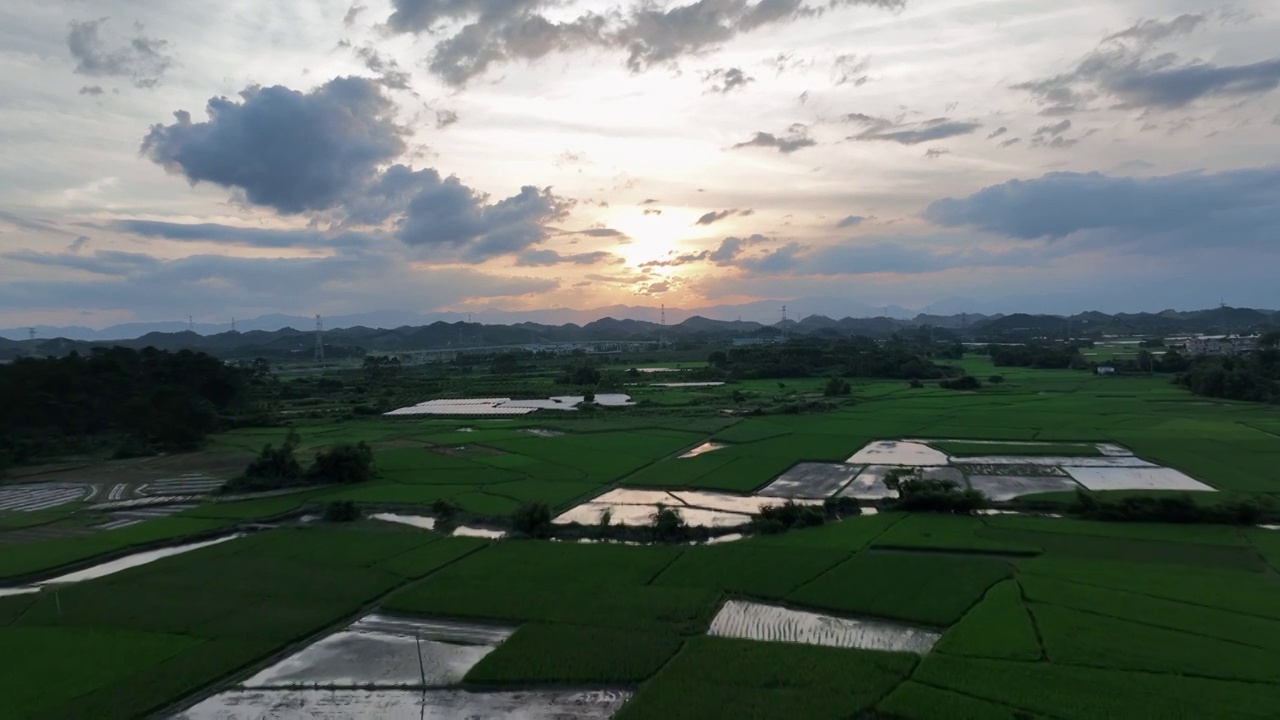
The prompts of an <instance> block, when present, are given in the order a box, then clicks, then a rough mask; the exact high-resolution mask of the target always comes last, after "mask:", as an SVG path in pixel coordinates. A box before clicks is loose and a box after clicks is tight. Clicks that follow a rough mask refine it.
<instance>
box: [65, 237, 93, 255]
mask: <svg viewBox="0 0 1280 720" xmlns="http://www.w3.org/2000/svg"><path fill="white" fill-rule="evenodd" d="M88 245H89V236H87V235H81V236H79V237H77V238H76V239H75V240H72V241H71V244H70V245H67V252H69V253H72V254H76V253H78V252H80V251H81V250H84V249H85V247H86V246H88Z"/></svg>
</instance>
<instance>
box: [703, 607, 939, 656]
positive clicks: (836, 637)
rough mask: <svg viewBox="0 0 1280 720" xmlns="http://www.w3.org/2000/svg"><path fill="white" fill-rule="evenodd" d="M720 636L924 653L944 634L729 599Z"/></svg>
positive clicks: (716, 625)
mask: <svg viewBox="0 0 1280 720" xmlns="http://www.w3.org/2000/svg"><path fill="white" fill-rule="evenodd" d="M708 634H710V635H715V636H719V637H731V638H742V639H744V640H765V641H771V642H790V643H799V644H803V645H826V646H828V647H840V648H859V649H862V650H887V651H893V652H911V653H917V654H920V655H923V654H925V653H927V652H929V650H930V648H932V647H933V645H934V643H936V642H938V639H939V638H941V637H942V636H941V635H940V634H939V633H936V632H932V631H929V630H922V629H920V628H913V627H908V626H905V625H897V624H894V623H889V622H882V621H877V620H855V619H852V618H838V617H832V616H830V615H822V614H820V613H815V612H807V611H804V610H792V609H790V608H784V607H778V606H776V605H764V604H761V603H753V602H747V601H745V600H729V601H727V602H726V603H725V604H724V606H723V607H722V608H720V612H718V613H716V616H715V619H714V620H712V621H711V629H710V630H709V631H708Z"/></svg>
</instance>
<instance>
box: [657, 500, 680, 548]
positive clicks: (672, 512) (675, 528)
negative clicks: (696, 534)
mask: <svg viewBox="0 0 1280 720" xmlns="http://www.w3.org/2000/svg"><path fill="white" fill-rule="evenodd" d="M650 532H651V533H652V534H653V539H654V540H656V541H657V542H681V541H683V540H685V539H687V538H688V537H689V526H688V524H686V523H685V521H684V518H683V517H681V516H680V511H679V510H676V509H675V508H669V507H667V506H666V505H659V506H658V510H657V512H655V513H654V514H653V524H652V525H651V526H650Z"/></svg>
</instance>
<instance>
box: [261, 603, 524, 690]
mask: <svg viewBox="0 0 1280 720" xmlns="http://www.w3.org/2000/svg"><path fill="white" fill-rule="evenodd" d="M514 630H515V629H514V628H508V627H500V626H491V625H468V624H465V623H457V622H447V621H440V620H409V619H401V618H391V617H386V616H383V615H367V616H365V617H363V618H361V619H359V620H357V621H356V622H355V623H353V624H351V625H350V626H348V627H347V628H345V629H343V630H340V631H338V632H336V633H334V634H332V635H329V636H327V637H325V638H322V639H321V640H318V641H316V642H315V643H312V644H311V645H308V646H307V647H305V648H303V649H302V650H300V651H298V652H296V653H294V654H293V655H290V656H289V657H287V658H285V659H284V660H281V661H280V662H278V663H276V664H275V665H272V666H271V667H268V668H266V669H264V670H262V671H261V672H258V673H257V674H255V675H254V676H252V677H250V678H249V679H247V680H245V681H244V683H243V687H246V688H271V687H292V686H312V687H314V686H317V685H323V686H330V687H348V688H357V687H359V688H371V687H396V686H415V687H416V686H441V685H453V684H456V683H458V682H460V681H461V680H462V678H463V677H464V676H465V675H466V674H467V672H468V671H469V670H470V669H471V668H472V667H473V666H475V664H476V663H478V662H480V660H481V659H483V658H484V656H486V655H488V654H489V653H491V652H493V650H494V649H496V648H497V647H498V646H499V645H500V644H502V642H503V641H504V640H506V639H507V638H508V637H510V636H511V633H512V632H514Z"/></svg>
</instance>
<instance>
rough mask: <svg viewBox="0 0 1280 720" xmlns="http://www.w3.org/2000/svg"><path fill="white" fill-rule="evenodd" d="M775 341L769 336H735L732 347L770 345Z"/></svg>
mask: <svg viewBox="0 0 1280 720" xmlns="http://www.w3.org/2000/svg"><path fill="white" fill-rule="evenodd" d="M774 342H775V340H774V339H773V338H770V337H736V338H734V339H733V346H734V347H749V346H752V345H771V344H773V343H774Z"/></svg>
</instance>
